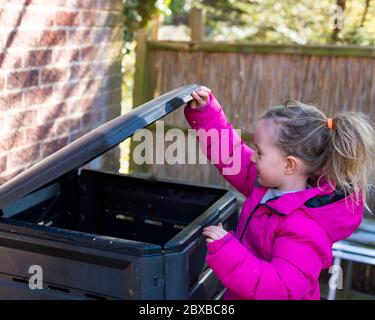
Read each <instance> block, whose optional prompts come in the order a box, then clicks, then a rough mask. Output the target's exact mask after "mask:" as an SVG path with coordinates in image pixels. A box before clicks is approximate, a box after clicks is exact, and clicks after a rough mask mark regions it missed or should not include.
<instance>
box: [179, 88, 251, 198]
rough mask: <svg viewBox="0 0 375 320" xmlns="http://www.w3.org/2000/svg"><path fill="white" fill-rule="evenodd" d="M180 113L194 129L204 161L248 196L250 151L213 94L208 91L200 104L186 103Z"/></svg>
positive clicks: (249, 186) (249, 187)
mask: <svg viewBox="0 0 375 320" xmlns="http://www.w3.org/2000/svg"><path fill="white" fill-rule="evenodd" d="M184 113H185V117H186V120H187V121H188V123H189V124H190V126H191V127H192V128H193V129H196V130H197V139H198V141H199V143H200V146H201V150H202V152H203V153H204V154H205V155H206V157H207V158H208V160H210V161H211V163H212V164H214V165H215V166H216V168H217V169H218V170H219V173H220V174H221V175H222V176H223V177H224V178H225V179H226V180H227V181H228V182H229V183H231V184H232V185H233V186H234V187H235V188H236V189H237V190H238V191H240V192H241V193H242V194H244V195H245V196H248V195H249V194H250V192H251V189H252V187H253V185H254V182H255V179H256V170H255V167H254V165H253V164H252V162H251V161H250V158H251V155H252V153H253V150H252V149H251V148H250V147H249V146H247V145H246V144H245V143H244V141H243V140H241V138H240V136H239V135H238V134H237V132H236V131H235V130H234V129H233V127H232V125H231V124H230V123H229V122H228V121H227V119H226V117H225V115H224V112H223V110H222V107H221V105H220V104H219V102H218V101H217V100H216V98H215V97H214V95H213V94H212V93H210V95H209V100H208V102H207V103H206V104H205V105H204V106H202V107H199V108H191V107H189V106H186V107H185V109H184ZM207 137H209V138H207Z"/></svg>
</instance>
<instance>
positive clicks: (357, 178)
mask: <svg viewBox="0 0 375 320" xmlns="http://www.w3.org/2000/svg"><path fill="white" fill-rule="evenodd" d="M261 119H272V120H273V121H274V123H275V124H276V125H277V131H276V132H277V134H276V136H275V141H274V142H275V145H276V146H277V147H279V148H280V149H281V150H282V151H284V152H285V153H286V154H288V155H293V156H296V157H299V158H300V159H302V160H303V161H304V163H305V164H306V168H307V169H306V172H305V174H306V175H307V176H308V177H311V176H315V175H316V176H318V177H319V178H318V187H319V188H320V186H319V182H320V180H321V179H323V178H324V179H326V180H327V181H328V183H329V186H330V187H331V188H332V189H336V190H340V191H341V192H344V194H345V197H346V196H347V195H349V194H353V195H354V196H355V197H354V199H355V202H356V203H357V204H358V203H359V201H360V198H362V199H361V200H362V201H363V204H364V205H365V207H366V208H367V209H368V210H369V211H370V212H371V209H370V208H369V207H368V206H367V203H366V193H367V192H368V189H369V187H370V185H371V183H372V178H373V175H374V163H375V162H374V144H375V130H374V126H373V125H372V123H371V122H370V120H369V119H368V117H367V116H366V115H365V114H364V113H362V112H340V113H337V114H336V115H335V116H333V117H332V120H333V127H332V128H331V129H330V128H329V126H327V119H328V118H327V117H326V116H325V115H324V113H323V112H322V111H320V110H319V109H318V108H317V107H315V106H313V105H309V104H304V103H302V102H299V101H296V100H289V101H287V102H285V104H284V105H282V106H274V107H271V108H269V109H268V110H267V111H266V112H265V113H264V114H262V115H261ZM296 142H298V143H296ZM332 182H333V183H334V184H335V185H333V183H332ZM361 196H362V197H361Z"/></svg>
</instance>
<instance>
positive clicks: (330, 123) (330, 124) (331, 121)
mask: <svg viewBox="0 0 375 320" xmlns="http://www.w3.org/2000/svg"><path fill="white" fill-rule="evenodd" d="M327 127H328V129H330V130H332V129H333V119H332V118H327Z"/></svg>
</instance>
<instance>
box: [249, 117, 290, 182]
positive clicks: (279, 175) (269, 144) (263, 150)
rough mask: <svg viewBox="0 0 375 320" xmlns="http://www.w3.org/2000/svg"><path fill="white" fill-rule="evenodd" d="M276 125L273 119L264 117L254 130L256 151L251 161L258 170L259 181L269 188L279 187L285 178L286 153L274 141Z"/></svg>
mask: <svg viewBox="0 0 375 320" xmlns="http://www.w3.org/2000/svg"><path fill="white" fill-rule="evenodd" d="M275 135H276V125H275V123H274V122H273V121H272V120H271V119H262V120H260V121H259V122H258V123H257V125H256V126H255V130H254V132H253V144H254V147H255V148H254V152H253V154H252V156H251V161H252V162H253V163H254V164H255V166H256V168H257V171H258V181H259V183H260V184H261V185H263V186H265V187H269V188H278V187H280V186H281V185H282V182H283V179H285V174H284V171H285V160H286V155H285V154H283V153H282V152H281V150H279V149H278V148H277V147H276V146H275V145H274V143H273V138H274V137H275Z"/></svg>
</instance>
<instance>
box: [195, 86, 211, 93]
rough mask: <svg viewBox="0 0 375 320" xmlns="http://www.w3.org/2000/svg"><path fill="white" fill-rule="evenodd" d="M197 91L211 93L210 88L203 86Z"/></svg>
mask: <svg viewBox="0 0 375 320" xmlns="http://www.w3.org/2000/svg"><path fill="white" fill-rule="evenodd" d="M197 91H205V92H211V89H210V88H207V87H205V86H200V87H199V88H198V90H197Z"/></svg>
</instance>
